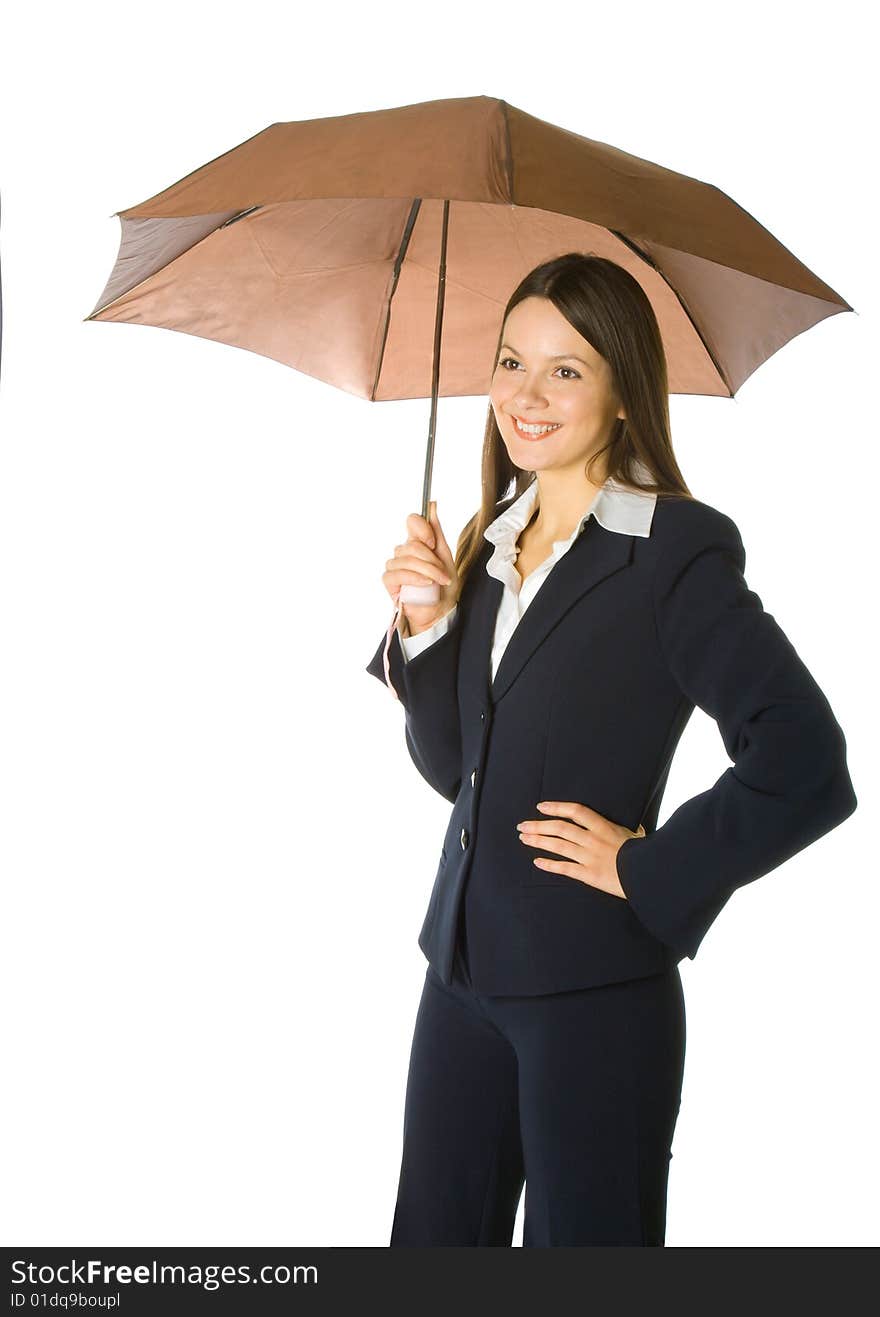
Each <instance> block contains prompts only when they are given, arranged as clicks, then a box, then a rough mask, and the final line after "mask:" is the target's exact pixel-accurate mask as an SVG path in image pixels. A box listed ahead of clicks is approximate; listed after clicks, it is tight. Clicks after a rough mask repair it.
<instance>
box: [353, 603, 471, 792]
mask: <svg viewBox="0 0 880 1317" xmlns="http://www.w3.org/2000/svg"><path fill="white" fill-rule="evenodd" d="M435 628H436V629H437V630H438V631H440V630H441V628H442V634H440V635H439V636H438V637H437V638H433V639H432V640H431V641H430V642H423V643H424V648H418V652H417V653H415V654H413V656H412V657H410V658H409V659H406V658H405V657H404V653H403V648H402V646H403V645H408V646H409V645H416V646H417V647H418V642H419V641H421V640H422V637H423V636H427V635H428V634H429V632H433V631H434V630H435ZM460 640H461V627H460V625H459V624H458V606H457V605H456V606H455V607H454V608H453V609H452V610H451V611H450V612H449V613H446V614H444V616H443V617H442V618H440V619H439V620H438V621H437V622H435V623H434V626H433V627H431V628H429V630H428V631H424V632H421V633H419V634H418V635H416V636H412V637H410V638H408V639H401V636H400V632H399V629H397V628H396V629H395V630H394V633H393V634H392V637H391V646H390V648H389V651H388V662H389V667H390V673H391V681H392V683H393V685H394V689H395V690H396V691H397V693H398V695H399V697H400V702H401V704H402V705H403V708H404V713H405V717H406V726H405V736H406V745H407V749H408V750H409V754H410V758H411V759H412V761H413V763H414V764H415V766H416V768H417V769H418V770H419V772H420V773H421V775H422V777H423V778H424V779H425V781H426V782H427V783H428V784H429V785H430V786H432V787H433V788H434V790H435V791H438V792H439V793H440V795H441V796H444V797H445V798H446V799H447V800H449V801H452V802H453V803H454V802H455V800H456V798H457V796H458V791H459V787H460V786H461V721H460V717H459V711H458V649H459V642H460ZM384 649H385V636H383V637H382V640H381V642H380V644H379V648H378V649H377V650H376V653H375V654H374V655H373V657H372V659H371V660H370V662H369V663H368V664H367V667H366V671H367V672H369V673H371V674H372V675H373V676H374V677H377V678H378V680H379V681H381V682H382V684H383V685H385V667H384V663H383V652H384Z"/></svg>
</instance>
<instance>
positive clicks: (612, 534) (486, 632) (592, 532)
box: [475, 517, 634, 704]
mask: <svg viewBox="0 0 880 1317" xmlns="http://www.w3.org/2000/svg"><path fill="white" fill-rule="evenodd" d="M633 538H634V537H633V536H632V535H624V534H622V533H620V532H619V531H609V530H605V528H604V526H601V525H600V524H599V522H598V521H597V520H596V518H595V517H590V519H589V521H588V522H587V523H586V525H585V526H584V529H583V530H582V531H581V533H580V535H579V536H578V537H577V539H576V540H575V542H574V544H573V545H572V546H571V548H570V549H569V550H568V551H567V553H565V554H563V556H562V558H560V560H559V562H558V563H556V564H555V566H554V567H553V568H552V569H551V571H550V574H549V575H548V577H547V579H546V580H545V581H543V582H542V583H541V587H540V589H539V590H538V593H537V594H536V595H535V597H534V599H533V600H532V602H531V603H530V604H529V606H528V608H527V609H526V611H525V613H524V614H523V616H522V617H521V618H520V621H519V623H518V625H517V627H516V629H515V630H514V632H513V635H512V636H511V637H510V640H509V641H508V644H507V648H506V649H505V651H504V653H503V654H502V656H501V662H500V663H499V665H498V671H497V672H496V674H495V679H494V681H492V682H491V683H490V685H489V696H490V699H491V701H492V703H493V704H495V703H497V702H498V700H500V699H501V698H502V696H503V695H504V694H505V692H506V691H507V690H508V689H509V687H510V685H511V684H512V682H513V681H514V680H515V679H516V677H517V675H518V674H519V672H520V671H521V669H522V667H523V665H524V664H525V663H526V662H527V660H528V659H529V658H530V657H531V655H532V654H533V653H534V652H535V650H536V649H537V648H538V646H539V645H540V644H542V643H543V641H544V640H546V638H547V636H548V635H549V634H550V632H551V631H552V630H553V628H554V627H555V626H556V624H557V623H558V622H560V621H561V620H562V618H563V617H564V616H565V614H566V613H567V612H568V610H569V609H570V608H572V607H573V605H574V604H576V603H577V601H578V600H579V599H580V598H581V597H582V596H583V595H585V594H586V593H587V591H588V590H592V589H593V587H594V586H596V585H598V584H599V582H600V581H604V580H605V579H606V578H607V577H609V576H611V575H612V574H613V573H614V572H618V571H620V570H621V568H623V567H626V566H627V564H628V563H629V561H630V559H631V558H632V551H633ZM482 572H483V575H484V576H485V577H486V580H487V581H488V582H489V583H490V586H494V587H497V589H491V588H490V589H489V590H488V591H486V592H485V593H484V592H480V603H479V608H480V618H479V621H478V623H477V626H476V627H475V634H476V637H477V643H478V644H479V645H480V650H479V655H478V657H479V659H480V661H481V662H482V661H483V655H485V672H486V674H487V679H488V673H489V665H490V662H491V651H492V637H493V634H494V630H495V615H496V613H497V610H498V603H499V601H500V598H501V594H502V591H503V588H504V587H503V585H502V584H501V582H500V581H497V580H495V578H494V577H491V576H489V575H488V573H487V572H486V568H485V564H484V565H483V566H482ZM493 605H494V606H493Z"/></svg>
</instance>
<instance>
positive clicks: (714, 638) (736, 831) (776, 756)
mask: <svg viewBox="0 0 880 1317" xmlns="http://www.w3.org/2000/svg"><path fill="white" fill-rule="evenodd" d="M705 510H706V509H705V506H704V508H703V509H702V511H704V512H705ZM709 511H710V512H711V514H712V516H711V519H710V527H709V529H708V533H707V527H706V520H705V518H704V517H702V516H701V517H694V518H693V521H692V523H691V525H690V527H689V529H688V530H687V531H685V532H684V533H683V534H679V535H678V536H677V537H676V538H675V539H674V541H673V542H672V543H671V544H670V545H669V546H668V547H667V548H666V549H665V550H664V552H663V554H662V557H661V560H660V561H659V563H658V567H657V572H656V576H655V579H654V608H655V616H656V623H657V632H658V636H659V640H660V644H661V647H662V650H663V653H664V655H665V657H666V661H667V664H668V666H669V670H670V672H671V673H672V675H673V677H674V678H675V681H676V682H677V684H678V686H679V687H680V689H681V691H682V692H683V694H684V695H685V697H686V698H687V699H688V700H689V701H690V702H691V703H692V704H694V705H698V706H699V707H700V708H701V709H703V710H705V712H706V713H708V714H710V715H711V716H712V717H713V718H714V719H715V720H716V721H717V723H718V727H719V730H720V732H721V736H722V739H723V741H724V745H725V748H726V750H727V753H728V755H729V756H730V758H731V759H732V760H733V761H734V763H733V766H732V767H731V768H728V769H727V770H726V771H725V772H724V773H722V775H721V777H720V778H719V779H718V781H717V782H716V783H715V785H714V786H713V787H712V788H711V789H710V790H708V791H704V792H702V793H701V794H700V795H697V796H694V797H693V798H692V799H691V800H688V801H686V802H685V803H684V804H683V805H681V806H680V807H679V808H678V809H677V810H676V811H675V812H674V813H673V814H672V815H671V816H670V818H669V819H668V820H667V821H666V822H665V823H664V824H663V826H662V827H661V828H658V829H657V830H656V831H655V832H652V833H649V834H648V835H647V836H646V837H643V838H629V839H627V840H626V841H625V842H624V843H623V845H622V846H621V848H620V850H619V851H618V853H617V872H618V877H619V878H620V882H621V885H622V887H623V889H624V892H625V893H626V896H627V899H628V900H630V901H631V903H632V906H633V910H634V913H635V914H636V915H637V916H638V918H639V919H640V920H641V921H642V922H643V923H644V924H645V926H646V927H647V928H648V929H649V930H650V931H651V932H652V933H654V935H655V936H656V937H658V938H660V939H661V940H662V941H664V942H666V943H668V944H669V945H671V946H672V947H674V948H675V949H676V950H678V951H679V952H680V953H681V954H682V955H685V954H686V955H687V956H689V957H690V959H693V958H694V956H695V955H696V951H697V947H698V946H699V944H700V942H701V941H702V939H703V937H704V936H705V934H706V931H707V930H708V928H709V926H710V925H711V923H712V922H713V920H714V919H715V917H716V916H717V915H718V913H719V911H720V910H721V908H722V907H723V906H724V904H725V902H726V901H727V900H728V898H729V897H730V896H731V895H732V893H733V892H734V891H735V890H736V888H738V887H742V886H744V885H745V884H746V883H750V882H752V881H753V880H754V879H756V878H760V877H761V876H762V875H763V874H766V873H768V872H769V871H770V870H771V869H775V868H776V867H777V866H778V865H780V864H782V863H784V861H785V860H787V859H789V858H790V857H791V856H792V855H796V854H797V852H798V851H800V850H803V849H804V848H805V847H806V846H809V845H810V844H811V843H812V842H814V841H816V840H817V839H818V838H819V837H821V836H823V835H824V834H825V833H826V832H829V831H830V830H831V829H832V828H835V827H837V825H838V824H839V823H842V822H843V820H844V819H846V818H848V817H849V815H850V814H852V812H853V810H854V809H855V808H856V804H857V800H856V794H855V791H854V789H853V784H852V781H851V779H850V775H849V772H848V770H847V764H846V741H845V738H844V734H843V731H842V729H841V727H840V725H839V724H838V722H837V720H836V718H835V717H834V714H833V713H832V711H831V707H830V705H829V703H828V700H827V699H826V698H825V695H824V694H823V693H822V691H821V690H820V689H819V687H818V685H817V684H816V682H815V680H814V678H813V677H812V675H811V673H810V672H809V671H808V670H807V668H806V667H805V665H804V664H803V662H802V661H801V659H800V658H799V657H798V654H797V653H796V651H795V649H794V647H793V645H792V644H791V642H790V641H789V640H788V638H787V636H786V635H785V634H784V632H783V631H782V629H781V628H780V627H779V625H778V624H777V622H776V620H775V619H774V618H773V616H772V615H771V614H770V613H766V612H765V611H764V609H763V606H762V604H761V600H760V598H759V596H758V595H757V594H755V593H754V592H753V591H752V590H750V589H749V587H748V585H747V584H746V581H745V579H744V576H743V572H744V570H745V550H744V548H743V545H742V540H741V537H740V533H739V530H738V528H737V527H736V525H735V524H734V522H733V521H732V520H731V519H730V518H729V517H726V516H725V515H724V514H723V513H720V512H718V511H717V510H716V509H714V508H712V509H709Z"/></svg>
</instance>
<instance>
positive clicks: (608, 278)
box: [455, 252, 693, 586]
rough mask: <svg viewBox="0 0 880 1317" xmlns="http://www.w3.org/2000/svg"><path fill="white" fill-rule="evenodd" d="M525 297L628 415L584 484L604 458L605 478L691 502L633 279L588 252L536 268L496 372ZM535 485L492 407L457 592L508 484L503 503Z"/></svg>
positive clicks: (645, 306) (651, 320) (662, 377)
mask: <svg viewBox="0 0 880 1317" xmlns="http://www.w3.org/2000/svg"><path fill="white" fill-rule="evenodd" d="M527 297H546V298H547V299H548V301H550V302H552V303H553V305H554V306H555V307H556V309H557V310H558V311H560V312H561V313H562V315H564V316H565V318H566V320H567V321H568V322H569V324H570V325H572V326H573V327H574V328H575V329H576V330H577V332H578V333H579V334H580V335H581V336H582V337H583V338H585V339H586V340H587V342H588V343H590V345H591V346H592V347H593V348H595V350H596V351H597V352H598V353H599V354H600V355H601V356H603V357H604V358H605V360H606V361H607V362H608V365H609V366H610V368H611V381H612V385H613V387H614V389H615V390H616V392H617V395H618V397H619V398H620V400H621V403H622V405H623V408H624V411H625V412H626V419H625V420H620V419H617V420H615V422H614V426H613V428H612V431H611V436H610V438H609V440H608V442H607V443H606V444H604V445H603V446H602V447H601V448H600V449H598V450H597V451H596V452H595V453H594V454H593V455H592V457H591V458H590V459H589V461H588V462H587V465H586V467H585V468H584V474H585V475H586V476H587V479H588V480H592V474H591V472H592V469H593V466H594V464H595V463H596V462H597V461H598V460H599V459H600V457H601V456H602V455H603V454H605V453H607V460H606V466H605V471H606V476H612V477H614V479H615V480H619V481H621V482H622V483H625V484H628V485H630V486H633V487H635V488H638V489H645V490H649V491H651V492H652V493H655V494H657V495H658V496H661V495H663V496H678V497H681V498H692V497H693V495H692V494H691V492H690V490H689V489H688V487H687V485H686V484H685V481H684V476H683V475H682V473H681V471H680V470H679V467H678V463H677V461H676V460H675V454H674V453H673V451H672V439H671V435H670V424H669V381H668V376H667V370H666V354H665V352H664V350H663V340H662V338H661V335H660V327H659V325H658V324H657V317H656V316H655V314H654V308H653V307H652V306H651V303H650V300H649V299H648V296H647V294H646V293H645V291H644V289H643V288H642V286H641V284H640V283H639V282H638V280H637V279H635V278H634V277H633V276H632V275H631V274H630V273H629V271H628V270H625V269H624V268H623V266H622V265H618V264H617V263H616V262H615V261H609V260H607V259H606V258H605V257H604V256H595V255H593V254H588V253H586V252H568V253H567V254H566V255H565V256H557V257H555V258H554V259H553V260H551V261H545V262H544V264H543V265H538V266H536V267H535V269H534V270H532V271H531V272H530V273H529V274H527V275H526V276H525V278H524V279H523V280H522V281H521V283H520V284H519V285H518V286H517V287H516V288H515V289H514V291H513V293H512V294H511V297H510V300H509V301H508V303H507V306H506V307H505V309H504V316H503V317H502V322H501V332H500V333H499V336H498V346H497V348H496V352H495V360H494V362H493V365H492V370H493V373H494V371H495V369H496V368H497V365H498V356H499V353H500V349H501V343H502V341H503V338H504V325H505V323H506V321H507V317H508V316H509V315H510V312H511V311H512V310H513V308H514V307H515V306H517V305H518V304H519V303H520V302H522V301H523V300H524V299H525V298H527ZM638 463H642V464H643V465H644V467H646V468H647V470H648V471H649V472H650V473H651V474H653V476H654V481H653V483H650V484H649V483H646V482H645V481H644V480H641V482H640V481H639V479H638V476H637V473H636V465H637V464H638ZM534 479H535V474H534V472H532V471H523V470H522V469H521V468H520V467H518V466H515V465H514V464H513V462H511V460H510V456H509V455H508V452H507V448H506V447H505V444H504V440H503V439H502V437H501V431H500V430H499V429H498V422H497V421H496V419H495V413H494V411H493V409H492V405H491V403H490V404H489V415H488V417H487V419H486V432H485V436H484V439H483V456H482V491H483V492H482V503H481V505H480V509H479V511H478V512H476V513H475V514H474V516H473V517H471V519H470V521H469V522H468V523H467V525H466V526H465V528H464V530H463V531H462V532H461V535H460V536H459V539H458V547H457V549H456V552H455V566H456V570H457V571H458V574H459V579H460V581H461V584H462V586H463V585H464V581H465V578H466V577H467V574H468V572H469V570H470V568H471V567H472V565H473V563H474V561H475V559H476V558H477V556H478V554H479V553H480V550H481V549H482V548H483V546H484V544H485V542H486V541H485V540H484V537H483V532H484V530H485V529H486V527H487V526H488V525H489V524H490V523H491V522H493V521H494V520H495V518H496V517H497V516H498V515H499V511H500V509H499V506H498V504H499V502H500V500H501V499H502V498H503V497H504V496H505V495H507V494H508V492H509V489H510V483H511V481H513V482H514V489H513V492H512V494H510V496H509V497H508V498H507V503H508V504H509V503H512V502H513V501H514V500H515V499H516V498H518V497H519V496H520V494H522V493H524V491H525V490H526V488H527V487H528V486H529V485H530V484H531V482H532V481H533V480H534ZM594 483H595V482H594Z"/></svg>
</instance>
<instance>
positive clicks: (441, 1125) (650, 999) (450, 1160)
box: [391, 923, 685, 1247]
mask: <svg viewBox="0 0 880 1317" xmlns="http://www.w3.org/2000/svg"><path fill="white" fill-rule="evenodd" d="M684 1053H685V1009H684V994H683V991H682V984H681V978H680V976H679V972H678V968H677V966H673V968H672V969H671V970H666V971H664V972H663V973H660V974H654V975H651V976H649V977H646V978H638V979H628V980H627V981H625V982H622V983H610V984H602V985H601V986H599V987H592V988H584V989H579V990H576V991H573V992H559V993H551V994H547V995H544V996H538V997H484V996H479V995H477V994H476V993H475V992H474V991H473V986H472V984H471V979H470V974H469V972H468V962H467V944H466V936H465V930H464V924H463V923H462V925H461V926H460V930H459V938H458V947H457V954H456V962H455V970H454V975H453V981H452V983H451V985H450V986H448V987H447V986H446V984H444V983H443V981H442V979H441V978H440V977H439V975H437V974H436V973H435V971H434V970H433V969H432V968H431V966H430V965H429V966H428V969H427V973H426V975H425V984H424V988H423V990H422V996H421V1000H420V1002H419V1008H418V1013H417V1016H416V1025H415V1033H414V1037H413V1042H412V1051H411V1055H410V1064H409V1075H408V1079H407V1088H406V1100H405V1108H404V1132H403V1157H402V1162H401V1168H400V1182H399V1186H398V1194H397V1203H396V1207H395V1211H394V1221H393V1224H392V1230H391V1246H392V1247H395V1246H400V1245H410V1246H421V1247H425V1246H427V1247H431V1246H439V1245H447V1246H455V1245H459V1246H461V1245H505V1246H510V1244H511V1242H512V1237H513V1226H514V1220H515V1217H516V1213H517V1208H518V1205H519V1199H520V1195H521V1193H522V1188H523V1183H525V1188H526V1201H525V1215H524V1226H523V1245H524V1246H525V1247H530V1246H545V1247H549V1246H562V1245H568V1246H582V1245H591V1244H592V1245H609V1244H619V1245H662V1244H664V1243H665V1234H666V1190H667V1180H668V1173H669V1162H670V1158H671V1156H672V1151H671V1146H672V1136H673V1132H674V1129H675V1122H676V1119H677V1116H678V1111H679V1107H680V1103H681V1088H682V1080H683V1077H684Z"/></svg>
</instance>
